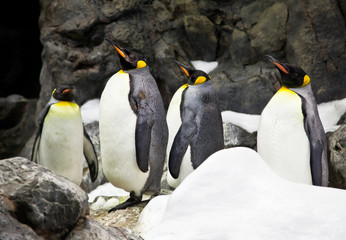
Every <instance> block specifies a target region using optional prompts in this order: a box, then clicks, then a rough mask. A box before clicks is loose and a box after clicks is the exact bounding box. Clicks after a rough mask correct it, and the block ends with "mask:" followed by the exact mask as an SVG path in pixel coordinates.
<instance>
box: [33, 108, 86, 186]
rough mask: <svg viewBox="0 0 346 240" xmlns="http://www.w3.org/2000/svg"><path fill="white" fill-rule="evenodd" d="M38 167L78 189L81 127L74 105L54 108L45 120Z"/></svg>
mask: <svg viewBox="0 0 346 240" xmlns="http://www.w3.org/2000/svg"><path fill="white" fill-rule="evenodd" d="M37 161H38V163H39V164H40V165H42V166H44V167H46V168H49V169H51V170H52V171H54V172H56V173H57V174H60V175H62V176H64V177H66V178H68V179H70V180H71V181H72V182H74V183H75V184H77V185H80V183H81V181H82V175H83V161H84V155H83V123H82V118H81V114H80V111H79V107H78V106H77V104H75V103H69V102H60V103H57V104H53V105H52V106H51V107H50V110H49V112H48V114H47V116H46V118H45V120H44V124H43V128H42V133H41V139H40V146H39V150H38V159H37Z"/></svg>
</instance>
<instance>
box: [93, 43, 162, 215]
mask: <svg viewBox="0 0 346 240" xmlns="http://www.w3.org/2000/svg"><path fill="white" fill-rule="evenodd" d="M106 40H107V41H108V42H110V43H111V44H112V46H113V47H114V48H115V50H116V51H117V53H118V55H119V57H120V64H121V66H122V68H123V69H122V70H120V71H118V72H117V73H115V74H114V75H113V76H112V77H111V78H110V79H109V80H108V82H107V84H106V86H105V88H104V90H103V92H102V95H101V99H100V109H99V118H100V119H99V126H100V146H101V157H102V164H103V172H104V174H105V176H106V178H107V179H108V181H109V182H110V183H112V184H113V185H114V186H116V187H118V188H122V189H124V190H126V191H128V192H130V198H129V199H128V200H127V201H126V202H125V203H122V204H120V205H118V206H116V207H115V208H113V209H111V210H110V211H114V210H117V209H123V208H126V207H128V206H130V205H133V204H135V203H138V202H140V201H141V200H142V195H143V194H144V193H146V194H150V195H152V196H155V195H158V194H159V192H160V189H161V177H162V173H163V166H164V162H165V154H166V147H167V141H168V128H167V122H166V112H165V109H164V105H163V101H162V98H161V94H160V92H159V89H158V86H157V84H156V81H155V79H154V78H153V76H152V75H151V74H150V71H149V67H148V66H147V64H146V62H145V61H143V60H140V59H139V57H138V54H137V53H135V52H130V51H128V50H127V49H124V48H122V47H120V46H119V45H118V44H117V43H115V42H113V41H112V40H109V39H106Z"/></svg>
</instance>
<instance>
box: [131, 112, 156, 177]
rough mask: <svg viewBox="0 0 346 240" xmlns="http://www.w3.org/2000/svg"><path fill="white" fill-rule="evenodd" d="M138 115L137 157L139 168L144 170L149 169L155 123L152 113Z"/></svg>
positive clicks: (136, 134)
mask: <svg viewBox="0 0 346 240" xmlns="http://www.w3.org/2000/svg"><path fill="white" fill-rule="evenodd" d="M141 112H142V111H141V110H140V111H139V114H138V115H137V124H136V133H135V140H136V159H137V164H138V167H139V169H140V170H141V171H142V172H147V171H148V166H149V152H150V143H151V130H152V128H153V125H154V119H153V117H154V116H153V114H150V113H145V111H143V112H144V113H141Z"/></svg>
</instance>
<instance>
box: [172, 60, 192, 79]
mask: <svg viewBox="0 0 346 240" xmlns="http://www.w3.org/2000/svg"><path fill="white" fill-rule="evenodd" d="M174 62H175V63H176V64H177V65H178V66H179V67H180V69H181V70H183V72H184V73H185V74H186V75H187V76H188V77H190V69H189V68H188V67H187V66H185V65H184V64H182V63H180V62H178V61H174Z"/></svg>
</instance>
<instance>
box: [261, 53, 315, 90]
mask: <svg viewBox="0 0 346 240" xmlns="http://www.w3.org/2000/svg"><path fill="white" fill-rule="evenodd" d="M265 56H266V57H267V58H268V59H269V61H271V62H272V63H273V64H274V65H275V66H276V68H277V69H278V70H279V72H280V75H281V84H282V85H283V86H285V87H288V88H298V87H304V86H306V85H308V84H309V83H310V77H309V76H308V75H307V74H306V73H305V71H304V70H303V69H301V68H300V67H296V66H292V65H289V64H287V63H280V62H279V61H278V60H276V59H275V58H273V57H272V56H270V55H265Z"/></svg>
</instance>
